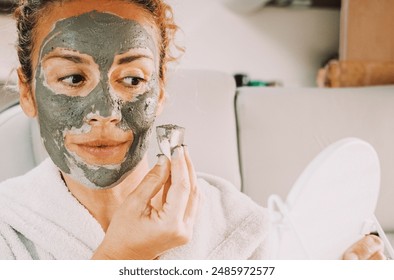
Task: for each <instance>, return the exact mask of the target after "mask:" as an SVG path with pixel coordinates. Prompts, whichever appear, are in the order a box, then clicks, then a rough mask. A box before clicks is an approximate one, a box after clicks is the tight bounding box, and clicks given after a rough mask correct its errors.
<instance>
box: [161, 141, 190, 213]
mask: <svg viewBox="0 0 394 280" xmlns="http://www.w3.org/2000/svg"><path fill="white" fill-rule="evenodd" d="M189 193H190V179H189V171H188V169H187V164H186V160H185V154H184V150H183V147H181V146H179V147H177V148H175V149H174V152H173V155H172V157H171V187H170V188H169V190H168V193H167V198H166V203H165V204H164V206H163V209H164V211H166V212H167V214H168V215H170V216H173V217H176V218H179V220H182V219H183V216H184V213H185V210H186V206H187V202H188V199H189Z"/></svg>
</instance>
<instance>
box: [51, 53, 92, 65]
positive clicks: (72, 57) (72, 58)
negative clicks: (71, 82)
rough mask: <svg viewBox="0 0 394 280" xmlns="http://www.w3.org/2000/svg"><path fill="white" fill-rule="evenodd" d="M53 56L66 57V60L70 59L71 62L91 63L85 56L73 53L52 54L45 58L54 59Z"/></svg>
mask: <svg viewBox="0 0 394 280" xmlns="http://www.w3.org/2000/svg"><path fill="white" fill-rule="evenodd" d="M52 58H61V59H66V60H69V61H71V62H74V63H78V64H81V63H85V64H88V63H89V62H88V61H87V60H86V59H84V58H82V57H80V56H76V55H71V54H66V55H64V54H62V55H51V56H49V57H46V58H45V60H48V59H52Z"/></svg>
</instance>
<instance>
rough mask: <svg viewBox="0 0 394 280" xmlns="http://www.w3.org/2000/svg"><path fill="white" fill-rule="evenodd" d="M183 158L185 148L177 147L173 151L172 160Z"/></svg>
mask: <svg viewBox="0 0 394 280" xmlns="http://www.w3.org/2000/svg"><path fill="white" fill-rule="evenodd" d="M181 156H183V148H182V146H176V147H175V148H174V149H173V150H172V154H171V158H180V157H181Z"/></svg>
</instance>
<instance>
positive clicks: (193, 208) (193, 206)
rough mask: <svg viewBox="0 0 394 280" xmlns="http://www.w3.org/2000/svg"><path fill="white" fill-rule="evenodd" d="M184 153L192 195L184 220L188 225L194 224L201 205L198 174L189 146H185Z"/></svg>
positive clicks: (190, 195)
mask: <svg viewBox="0 0 394 280" xmlns="http://www.w3.org/2000/svg"><path fill="white" fill-rule="evenodd" d="M184 152H185V160H186V164H187V169H188V171H189V178H190V194H189V200H188V203H187V207H186V212H185V216H184V218H183V220H184V221H185V222H186V223H193V222H194V219H195V217H196V214H197V208H198V204H199V197H200V196H199V192H198V189H197V176H196V172H195V170H194V166H193V163H192V161H191V159H190V154H189V150H188V148H187V146H184Z"/></svg>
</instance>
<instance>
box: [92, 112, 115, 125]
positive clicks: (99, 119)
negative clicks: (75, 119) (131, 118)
mask: <svg viewBox="0 0 394 280" xmlns="http://www.w3.org/2000/svg"><path fill="white" fill-rule="evenodd" d="M121 119H122V117H121V115H120V113H119V112H116V113H115V112H113V113H112V114H111V115H110V116H108V117H103V116H101V115H100V114H95V113H90V114H88V115H87V116H86V122H87V123H88V124H90V125H104V124H113V125H116V124H118V123H119V122H120V121H121Z"/></svg>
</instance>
